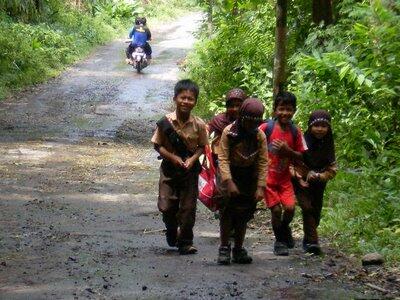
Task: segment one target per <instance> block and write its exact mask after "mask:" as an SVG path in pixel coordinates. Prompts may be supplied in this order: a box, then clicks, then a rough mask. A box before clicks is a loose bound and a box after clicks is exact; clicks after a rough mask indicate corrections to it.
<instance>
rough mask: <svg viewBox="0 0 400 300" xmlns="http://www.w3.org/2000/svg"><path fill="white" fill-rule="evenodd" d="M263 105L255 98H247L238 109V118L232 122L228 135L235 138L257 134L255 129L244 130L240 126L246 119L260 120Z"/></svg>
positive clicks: (242, 138)
mask: <svg viewBox="0 0 400 300" xmlns="http://www.w3.org/2000/svg"><path fill="white" fill-rule="evenodd" d="M263 114H264V105H263V104H262V102H261V101H260V100H259V99H257V98H247V99H246V100H245V101H244V102H243V104H242V106H241V107H240V110H239V118H238V119H237V120H236V121H235V122H234V123H233V125H232V127H231V130H230V135H231V136H232V137H233V138H235V139H237V140H239V141H240V140H244V139H252V138H254V137H255V136H256V135H257V131H258V128H257V130H254V131H253V132H246V131H245V130H244V129H243V128H242V121H243V120H246V119H252V120H258V121H262V117H263Z"/></svg>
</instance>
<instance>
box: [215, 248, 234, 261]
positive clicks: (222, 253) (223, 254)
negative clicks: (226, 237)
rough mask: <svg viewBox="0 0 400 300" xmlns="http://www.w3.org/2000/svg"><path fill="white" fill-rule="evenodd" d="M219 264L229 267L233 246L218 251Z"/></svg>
mask: <svg viewBox="0 0 400 300" xmlns="http://www.w3.org/2000/svg"><path fill="white" fill-rule="evenodd" d="M217 263H218V264H219V265H229V264H230V263H231V246H226V247H220V248H219V249H218V259H217Z"/></svg>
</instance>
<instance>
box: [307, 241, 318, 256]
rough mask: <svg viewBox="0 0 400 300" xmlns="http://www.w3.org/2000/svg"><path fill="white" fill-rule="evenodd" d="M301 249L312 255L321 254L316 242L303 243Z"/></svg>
mask: <svg viewBox="0 0 400 300" xmlns="http://www.w3.org/2000/svg"><path fill="white" fill-rule="evenodd" d="M303 249H304V251H305V252H306V253H311V254H314V255H321V254H322V250H321V247H320V246H319V245H318V243H305V244H303Z"/></svg>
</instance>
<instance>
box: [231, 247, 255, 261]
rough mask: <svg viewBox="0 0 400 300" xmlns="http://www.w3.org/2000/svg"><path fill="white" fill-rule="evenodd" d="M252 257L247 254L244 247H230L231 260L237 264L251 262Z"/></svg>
mask: <svg viewBox="0 0 400 300" xmlns="http://www.w3.org/2000/svg"><path fill="white" fill-rule="evenodd" d="M252 261H253V259H252V258H251V256H249V255H248V254H247V251H246V249H244V248H239V249H236V248H233V249H232V262H234V263H237V264H251V262H252Z"/></svg>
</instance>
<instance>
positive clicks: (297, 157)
mask: <svg viewBox="0 0 400 300" xmlns="http://www.w3.org/2000/svg"><path fill="white" fill-rule="evenodd" d="M272 147H273V148H274V149H276V150H277V151H278V153H279V154H280V155H282V156H285V157H288V158H290V159H292V160H294V161H301V160H303V154H302V152H300V151H295V150H293V149H292V148H290V147H289V146H288V144H287V143H286V142H285V141H282V140H274V141H272Z"/></svg>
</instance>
